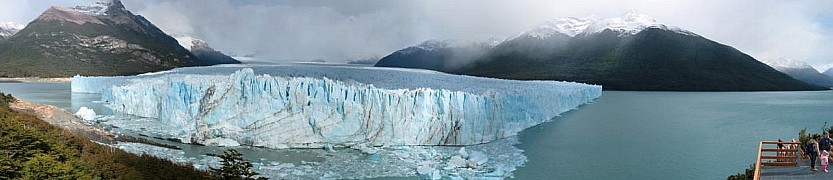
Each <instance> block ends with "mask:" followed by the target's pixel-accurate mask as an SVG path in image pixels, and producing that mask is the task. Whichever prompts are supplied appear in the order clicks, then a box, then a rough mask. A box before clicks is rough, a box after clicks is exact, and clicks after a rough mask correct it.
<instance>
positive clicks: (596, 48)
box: [376, 11, 824, 91]
mask: <svg viewBox="0 0 833 180" xmlns="http://www.w3.org/2000/svg"><path fill="white" fill-rule="evenodd" d="M444 45H446V43H442V42H426V43H423V44H420V45H416V46H412V47H408V48H405V49H402V50H399V51H396V52H394V53H392V54H390V55H388V56H386V57H385V58H382V59H381V60H380V61H379V62H378V63H376V66H384V67H405V68H421V69H432V70H438V71H443V72H448V73H453V74H465V75H472V76H483V77H493V78H501V79H521V80H559V81H575V82H583V83H590V84H599V85H602V86H604V87H605V89H610V90H652V91H663V90H665V91H772V90H782V91H783V90H822V89H824V88H822V87H819V86H814V85H811V84H808V83H805V82H801V81H798V80H796V79H794V78H792V77H790V76H788V75H786V74H784V73H781V72H778V71H777V70H775V69H773V68H771V67H769V66H767V65H766V64H764V63H761V62H759V61H757V60H755V59H754V58H752V57H751V56H749V55H746V54H744V53H743V52H740V51H738V50H737V49H735V48H732V47H729V46H726V45H723V44H720V43H718V42H715V41H712V40H709V39H706V38H705V37H702V36H699V35H697V34H695V33H693V32H690V31H687V30H683V29H681V28H678V27H673V26H668V25H665V24H661V23H658V22H657V21H656V20H654V18H652V17H650V16H648V15H645V14H642V13H639V12H636V11H631V12H628V13H626V14H624V15H623V16H621V17H613V18H607V19H600V18H598V17H594V16H591V17H588V18H559V19H555V20H551V21H547V22H545V23H543V24H541V25H540V26H538V27H535V28H532V29H530V30H528V31H525V32H523V33H521V34H520V35H519V36H517V37H514V38H511V39H508V40H506V41H503V42H501V43H500V44H498V45H496V46H489V47H486V48H483V49H479V50H478V51H475V52H478V53H477V54H474V55H471V54H470V55H468V56H452V55H453V54H455V52H459V50H458V49H455V48H442V47H446V46H444ZM438 47H440V48H438ZM455 50H457V51H455ZM461 62H463V63H465V64H460V63H461ZM449 64H454V66H449Z"/></svg>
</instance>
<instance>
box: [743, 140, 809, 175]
mask: <svg viewBox="0 0 833 180" xmlns="http://www.w3.org/2000/svg"><path fill="white" fill-rule="evenodd" d="M800 144H801V143H800V142H778V141H761V143H760V144H759V145H758V160H756V161H755V177H754V179H755V180H759V179H761V166H798V157H799V154H798V153H799V149H801V147H799V145H800ZM764 145H775V146H776V147H768V148H764ZM779 145H780V146H779ZM764 153H766V154H764ZM773 153H774V154H773ZM764 160H769V161H766V162H764Z"/></svg>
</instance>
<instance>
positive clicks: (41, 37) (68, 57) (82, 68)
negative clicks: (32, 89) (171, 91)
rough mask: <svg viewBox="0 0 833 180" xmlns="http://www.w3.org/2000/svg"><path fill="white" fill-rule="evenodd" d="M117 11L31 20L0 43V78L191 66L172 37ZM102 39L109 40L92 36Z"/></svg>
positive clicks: (128, 72)
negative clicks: (85, 18)
mask: <svg viewBox="0 0 833 180" xmlns="http://www.w3.org/2000/svg"><path fill="white" fill-rule="evenodd" d="M50 11H57V10H54V9H50V10H47V12H44V13H60V12H50ZM122 13H123V14H118V15H114V16H107V17H94V18H99V19H100V20H102V21H104V22H105V24H96V23H85V24H83V25H79V24H75V23H68V22H66V21H60V20H42V19H36V20H34V21H32V22H31V23H29V24H28V25H27V26H26V28H24V29H23V30H21V31H20V32H18V34H19V35H18V36H14V37H12V38H9V39H8V40H6V41H3V43H0V67H4V68H2V69H0V77H71V76H74V75H77V74H80V75H98V76H113V75H134V74H140V73H145V72H153V71H162V70H168V69H173V68H177V67H185V66H194V65H196V58H194V57H193V56H194V55H193V54H191V53H190V52H188V50H186V49H184V48H182V47H180V46H179V44H178V43H177V42H176V40H175V39H173V38H171V37H170V36H168V35H166V34H165V33H164V32H162V31H161V30H159V29H157V28H156V27H155V26H153V25H152V24H149V23H148V24H144V23H145V22H144V18H142V17H141V16H134V15H132V14H129V12H122ZM91 18H93V17H91ZM116 20H129V21H127V23H119V22H114V21H116ZM103 37H109V38H106V39H97V40H96V39H94V38H103ZM116 39H118V40H116Z"/></svg>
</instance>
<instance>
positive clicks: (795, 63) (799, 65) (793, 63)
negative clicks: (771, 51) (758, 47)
mask: <svg viewBox="0 0 833 180" xmlns="http://www.w3.org/2000/svg"><path fill="white" fill-rule="evenodd" d="M761 62H763V63H764V64H767V65H769V66H770V67H772V68H775V69H777V70H779V71H780V70H782V69H814V68H813V66H810V64H807V62H804V61H799V60H794V59H791V58H778V59H765V60H762V61H761ZM814 70H815V69H814Z"/></svg>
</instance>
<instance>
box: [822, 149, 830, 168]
mask: <svg viewBox="0 0 833 180" xmlns="http://www.w3.org/2000/svg"><path fill="white" fill-rule="evenodd" d="M828 156H830V151H827V150H821V156H820V157H821V158H820V160H821V171H824V172H827V159H828V158H827V157H828Z"/></svg>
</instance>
